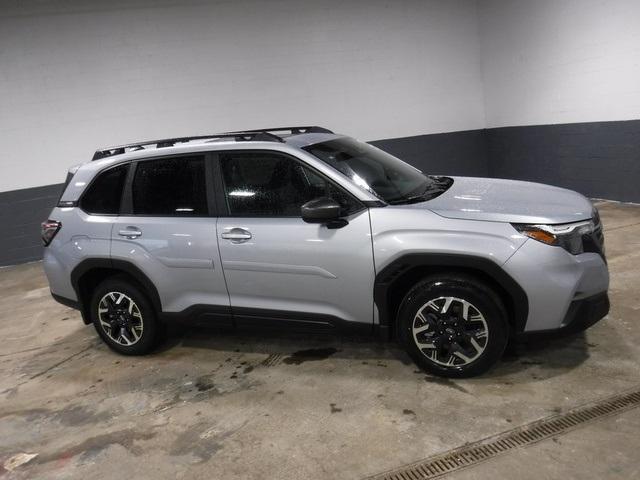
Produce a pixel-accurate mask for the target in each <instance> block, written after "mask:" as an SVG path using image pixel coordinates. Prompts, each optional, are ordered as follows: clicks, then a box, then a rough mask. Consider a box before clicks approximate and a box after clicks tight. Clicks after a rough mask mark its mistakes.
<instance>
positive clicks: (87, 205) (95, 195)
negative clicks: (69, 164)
mask: <svg viewBox="0 0 640 480" xmlns="http://www.w3.org/2000/svg"><path fill="white" fill-rule="evenodd" d="M128 171H129V164H127V165H120V166H117V167H113V168H110V169H109V170H106V171H104V172H102V173H100V174H99V175H98V177H96V179H95V180H94V181H93V183H91V185H90V186H89V189H88V190H87V191H86V192H85V194H84V195H83V196H82V199H81V200H80V208H81V209H82V210H84V211H85V212H87V213H97V214H103V215H105V214H108V215H117V214H118V213H120V199H121V198H122V188H123V187H124V181H125V178H126V177H127V172H128Z"/></svg>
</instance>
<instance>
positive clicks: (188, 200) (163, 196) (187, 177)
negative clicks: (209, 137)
mask: <svg viewBox="0 0 640 480" xmlns="http://www.w3.org/2000/svg"><path fill="white" fill-rule="evenodd" d="M131 195H132V200H133V213H134V214H135V215H164V216H204V215H207V195H206V184H205V168H204V157H203V156H193V157H175V158H165V159H161V160H145V161H141V162H140V163H138V165H137V167H136V173H135V176H134V178H133V185H132V191H131Z"/></svg>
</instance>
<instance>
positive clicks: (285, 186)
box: [220, 152, 360, 217]
mask: <svg viewBox="0 0 640 480" xmlns="http://www.w3.org/2000/svg"><path fill="white" fill-rule="evenodd" d="M220 161H221V168H222V175H223V179H224V185H225V196H226V200H227V206H228V208H229V212H230V214H231V215H234V216H281V217H299V216H300V207H301V206H302V205H303V204H304V203H306V202H308V201H309V200H313V199H314V198H318V197H324V196H329V197H332V198H334V199H335V200H336V201H338V203H340V205H341V206H342V207H343V209H344V212H345V214H348V213H351V212H353V211H355V210H357V209H358V208H360V205H359V203H358V202H357V201H356V200H355V199H353V198H352V197H351V196H350V195H349V194H347V193H345V192H343V191H342V190H341V189H339V188H338V187H336V186H334V185H333V184H332V183H330V182H328V181H327V180H325V179H324V178H323V177H322V176H320V175H318V174H317V173H315V172H314V171H313V170H311V169H309V168H307V167H305V166H303V165H301V164H300V163H299V162H296V161H295V160H293V159H292V158H289V157H286V156H284V155H279V154H277V153H268V152H264V153H263V152H228V153H223V154H222V155H220Z"/></svg>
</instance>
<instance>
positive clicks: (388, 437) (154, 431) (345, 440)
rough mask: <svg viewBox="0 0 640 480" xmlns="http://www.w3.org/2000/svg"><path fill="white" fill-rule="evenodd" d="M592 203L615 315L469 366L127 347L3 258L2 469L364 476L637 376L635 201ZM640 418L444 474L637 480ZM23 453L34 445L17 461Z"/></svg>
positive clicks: (255, 344) (357, 350) (325, 341)
mask: <svg viewBox="0 0 640 480" xmlns="http://www.w3.org/2000/svg"><path fill="white" fill-rule="evenodd" d="M600 209H601V215H602V218H603V221H604V224H605V233H606V237H607V253H608V258H609V265H610V269H611V276H612V278H611V292H610V293H611V300H612V310H611V313H610V314H609V316H608V318H607V319H606V320H605V321H603V322H600V323H599V324H597V325H596V326H594V327H593V328H592V329H590V330H589V331H587V332H586V334H581V335H578V336H573V337H569V338H563V339H557V340H553V341H545V342H536V343H529V344H520V345H517V346H515V347H514V348H512V349H511V351H510V352H509V353H508V355H507V356H506V358H505V359H504V360H503V361H502V362H501V363H500V365H499V366H498V367H497V368H495V369H494V370H492V371H491V372H490V373H489V374H488V375H485V376H483V377H481V378H476V379H469V380H458V381H445V380H441V379H436V378H431V377H428V376H426V375H425V374H424V373H422V372H419V371H418V370H417V369H416V368H415V367H414V366H413V365H412V364H411V363H410V362H409V361H408V359H407V357H406V356H405V355H404V354H403V353H402V352H401V351H400V350H399V349H397V348H396V347H395V346H394V345H391V344H382V343H377V342H375V341H372V340H370V339H343V338H334V337H324V336H317V337H309V336H276V335H268V336H247V335H238V334H230V333H224V334H221V333H216V332H212V331H204V330H187V331H184V332H182V333H181V334H180V335H179V336H177V337H175V338H173V340H172V341H170V342H169V344H168V345H166V346H165V347H164V348H162V349H161V351H159V352H158V353H156V354H154V355H152V356H148V357H143V358H129V357H122V356H118V355H116V354H114V353H112V352H111V351H109V350H108V349H107V348H106V347H105V346H104V345H103V344H102V343H100V342H99V341H98V339H97V337H96V334H95V332H94V330H93V327H86V326H84V325H83V324H82V322H81V320H80V318H79V315H78V314H77V313H76V312H75V311H73V310H71V309H68V308H66V307H63V306H62V305H59V304H57V303H55V302H54V301H53V300H52V299H51V298H50V296H49V291H48V287H47V283H46V280H45V278H44V275H43V273H42V267H41V265H40V264H39V263H35V264H30V265H23V266H18V267H12V268H6V269H2V270H0V312H1V313H0V338H1V339H2V345H1V346H0V372H1V375H0V476H3V478H47V479H55V478H73V479H76V478H77V479H86V478H93V479H103V478H104V479H106V478H122V477H128V478H155V479H157V478H183V477H188V478H195V479H199V478H202V479H205V478H206V479H212V478H239V479H258V478H260V479H262V478H273V479H308V480H313V479H323V480H326V479H338V478H341V479H342V478H344V479H359V478H363V477H367V476H369V475H374V474H376V473H379V472H382V471H386V470H389V469H392V468H394V467H397V466H401V465H403V464H406V463H410V462H414V461H417V460H420V459H423V458H426V457H429V456H431V455H433V454H436V453H440V452H443V451H446V450H449V449H451V448H454V447H458V446H460V445H463V444H464V443H465V442H472V441H476V440H479V439H481V438H484V437H487V436H490V435H493V434H496V433H499V432H503V431H505V430H509V429H511V428H513V427H515V426H518V425H521V424H524V423H528V422H530V421H533V420H536V419H539V418H543V417H546V416H549V415H552V414H555V413H557V412H561V411H565V410H566V409H569V408H572V407H574V406H577V405H581V404H583V403H585V402H588V401H591V400H594V399H598V398H602V397H607V396H609V395H612V394H614V393H616V392H619V391H623V390H626V389H630V388H634V387H638V386H640V369H639V365H640V325H638V310H639V309H640V268H639V267H640V206H631V205H621V204H615V203H602V204H600ZM309 349H317V351H316V352H315V354H314V355H311V356H309V355H305V354H300V353H298V354H296V353H295V352H301V351H305V350H309ZM639 429H640V409H636V410H630V411H627V412H625V413H623V414H620V415H617V416H612V417H608V418H606V419H602V420H599V421H596V422H593V423H590V424H588V425H584V426H583V427H581V428H579V429H578V430H574V431H572V432H570V433H567V434H565V435H561V436H559V437H556V438H554V439H549V440H545V441H543V442H541V443H538V444H536V445H533V446H530V447H527V448H521V449H519V450H515V451H512V452H511V453H508V454H505V455H502V456H500V457H497V458H494V459H493V460H490V461H487V462H484V463H482V464H479V465H477V466H475V467H473V468H470V469H466V470H463V471H459V472H455V473H453V474H452V475H451V477H453V478H459V479H463V478H464V479H471V478H474V479H475V478H493V477H497V478H514V472H515V471H517V472H518V473H517V475H516V477H517V478H536V479H540V478H560V477H568V478H574V477H579V478H582V479H585V478H593V479H596V478H598V479H601V478H621V479H622V478H624V479H629V478H640V455H638V451H639V447H640V437H639V436H638V430H639ZM20 453H29V454H37V457H35V458H33V459H31V460H30V461H29V462H28V463H25V464H23V465H20V466H18V467H15V468H13V467H14V466H15V465H14V464H12V463H11V458H14V456H15V455H16V454H20ZM3 464H4V465H5V468H7V467H8V468H13V470H11V471H9V470H6V469H3V467H2V466H1V465H3Z"/></svg>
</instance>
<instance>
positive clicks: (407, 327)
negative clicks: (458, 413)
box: [398, 275, 509, 378]
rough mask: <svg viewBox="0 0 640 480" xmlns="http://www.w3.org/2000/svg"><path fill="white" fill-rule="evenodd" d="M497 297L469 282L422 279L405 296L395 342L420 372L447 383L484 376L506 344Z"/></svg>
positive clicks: (503, 316)
mask: <svg viewBox="0 0 640 480" xmlns="http://www.w3.org/2000/svg"><path fill="white" fill-rule="evenodd" d="M508 333H509V329H508V323H507V315H506V311H505V308H504V305H503V303H502V301H501V300H500V297H499V296H498V295H497V294H496V293H495V292H494V291H493V290H491V289H490V288H489V287H487V286H486V285H484V284H483V283H482V282H480V281H478V280H476V279H475V278H473V277H467V276H463V275H450V276H437V277H428V278H425V279H424V280H422V281H420V282H418V283H417V284H416V285H415V286H414V287H413V288H412V289H411V290H410V291H409V293H408V294H407V295H406V297H405V298H404V300H403V301H402V304H401V305H400V310H399V312H398V337H399V340H400V343H401V344H402V345H403V347H404V348H405V350H406V351H407V352H408V353H409V355H410V356H411V357H412V358H413V360H414V361H415V362H416V363H417V364H418V365H419V366H420V367H422V368H423V369H424V370H426V371H427V372H429V373H432V374H434V375H438V376H441V377H450V378H461V377H472V376H475V375H479V374H481V373H484V372H485V371H487V370H488V369H489V368H491V367H492V366H493V365H494V364H495V363H496V362H497V361H498V360H499V359H500V357H501V356H502V354H503V352H504V349H505V347H506V345H507V341H508Z"/></svg>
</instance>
